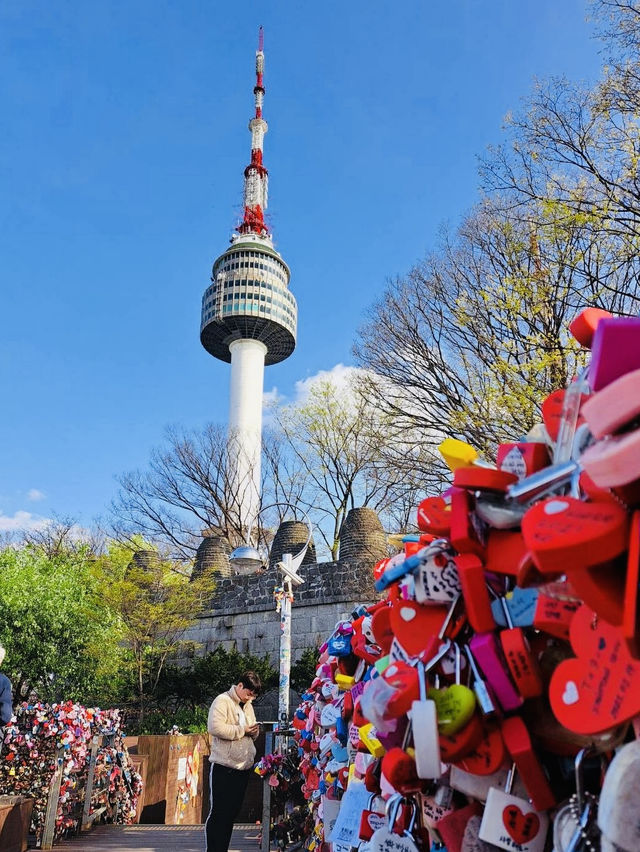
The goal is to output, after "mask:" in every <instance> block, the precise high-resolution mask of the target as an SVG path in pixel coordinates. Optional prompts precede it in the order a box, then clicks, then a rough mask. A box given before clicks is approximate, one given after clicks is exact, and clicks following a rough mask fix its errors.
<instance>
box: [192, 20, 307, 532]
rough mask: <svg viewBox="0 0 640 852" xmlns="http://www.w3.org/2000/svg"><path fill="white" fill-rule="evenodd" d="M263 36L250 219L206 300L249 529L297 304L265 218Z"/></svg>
mask: <svg viewBox="0 0 640 852" xmlns="http://www.w3.org/2000/svg"><path fill="white" fill-rule="evenodd" d="M263 72H264V52H263V33H262V27H260V30H259V35H258V50H257V51H256V84H255V86H254V89H253V93H254V97H255V115H254V116H253V118H252V119H251V120H250V122H249V130H250V131H251V162H250V163H249V165H248V166H247V167H246V168H245V170H244V215H243V218H242V222H241V223H240V225H238V227H237V228H236V233H234V234H233V236H232V237H231V241H230V242H231V245H230V246H229V248H228V249H227V250H226V251H225V252H223V253H222V254H221V255H220V257H219V258H218V259H217V260H216V261H215V263H214V264H213V270H212V273H211V282H212V283H211V286H210V287H207V289H206V290H205V292H204V296H203V297H202V321H201V323H200V341H201V343H202V345H203V346H204V348H205V349H206V350H207V352H209V353H210V354H211V355H213V357H214V358H218V359H219V360H221V361H226V362H227V363H231V387H230V400H229V457H230V461H231V487H230V492H231V494H230V497H231V500H232V501H233V504H234V505H235V506H237V510H236V511H237V519H238V522H239V529H243V530H248V529H249V528H250V527H251V525H252V523H253V522H254V521H255V519H256V516H257V513H258V511H259V508H260V454H261V443H262V391H263V383H264V367H265V365H269V364H277V363H278V362H279V361H284V359H285V358H288V357H289V355H291V353H292V352H293V350H294V349H295V345H296V327H297V317H298V307H297V304H296V300H295V298H294V296H293V294H292V293H291V292H290V291H289V277H290V272H289V267H288V266H287V264H286V263H285V262H284V260H283V259H282V257H281V256H280V254H279V253H278V252H277V251H276V250H275V249H274V247H273V238H272V236H271V234H270V232H269V228H268V227H267V224H266V222H265V221H264V212H265V210H266V209H267V183H268V172H267V169H266V167H265V166H264V163H263V158H262V147H263V141H264V135H265V133H266V132H267V122H266V121H265V120H264V118H263V117H262V102H263V99H264V85H263Z"/></svg>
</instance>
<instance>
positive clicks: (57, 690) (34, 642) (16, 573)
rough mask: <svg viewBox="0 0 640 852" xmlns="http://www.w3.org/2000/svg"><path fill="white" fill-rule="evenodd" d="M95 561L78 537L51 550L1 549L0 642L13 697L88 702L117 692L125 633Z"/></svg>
mask: <svg viewBox="0 0 640 852" xmlns="http://www.w3.org/2000/svg"><path fill="white" fill-rule="evenodd" d="M94 560H95V557H94V555H93V553H92V552H91V549H90V548H89V547H88V546H83V545H81V544H78V543H77V542H76V543H75V544H74V546H73V548H72V549H71V550H65V549H64V548H58V549H57V551H56V552H55V553H49V552H48V551H47V550H46V549H43V548H39V547H37V546H35V545H23V546H22V547H7V548H5V549H3V550H2V551H0V641H1V642H2V644H3V645H4V646H5V647H6V649H7V658H6V662H5V663H4V671H6V673H7V674H8V675H9V677H10V679H11V680H12V683H13V687H14V695H15V696H16V698H18V699H23V698H25V697H26V696H28V695H29V694H35V695H37V696H38V698H40V699H41V700H43V701H52V700H60V699H68V698H70V699H73V700H76V701H82V702H83V703H87V702H91V701H97V702H101V701H102V700H103V699H105V698H108V697H109V696H112V695H113V693H114V692H117V689H118V687H117V684H118V682H119V679H120V672H121V671H122V666H123V649H122V646H121V644H120V642H121V639H122V636H123V634H122V631H121V623H120V620H119V618H118V616H117V615H116V614H115V613H114V612H113V611H112V610H111V609H110V607H109V605H108V604H107V602H106V601H105V599H104V598H103V596H102V594H101V591H102V589H101V585H100V581H99V580H98V578H97V577H96V576H95V574H94V565H95V561H94Z"/></svg>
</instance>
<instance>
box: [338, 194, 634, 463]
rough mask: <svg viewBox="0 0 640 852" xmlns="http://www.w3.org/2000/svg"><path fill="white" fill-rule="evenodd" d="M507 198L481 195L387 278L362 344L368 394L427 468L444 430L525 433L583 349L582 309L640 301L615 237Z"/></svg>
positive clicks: (484, 435)
mask: <svg viewBox="0 0 640 852" xmlns="http://www.w3.org/2000/svg"><path fill="white" fill-rule="evenodd" d="M500 202H501V203H500V204H496V203H494V202H493V201H489V200H487V201H485V203H483V204H482V205H481V206H480V207H479V208H478V209H476V210H475V211H474V212H473V213H472V214H471V215H470V216H469V217H468V218H467V219H466V221H465V222H464V223H463V224H462V226H461V227H460V229H459V230H458V231H457V232H456V233H454V234H445V235H444V236H443V240H442V245H441V248H440V250H439V251H438V252H436V253H434V254H432V255H431V256H430V257H428V258H427V259H426V260H425V261H423V262H422V263H419V264H417V265H416V266H415V267H414V268H413V269H411V271H410V272H409V274H408V275H407V276H405V277H404V278H399V279H397V280H396V281H394V282H391V283H390V284H389V285H388V286H387V289H386V292H385V293H384V295H383V297H382V298H381V299H380V301H379V302H378V303H377V304H376V305H375V306H374V307H373V308H372V310H371V311H370V314H369V319H368V322H367V323H366V324H365V325H364V326H363V327H362V328H361V330H360V333H359V339H358V341H357V343H356V346H355V352H356V356H357V358H358V360H359V362H360V364H361V365H362V366H364V367H367V368H368V369H369V370H370V371H371V374H372V377H371V378H370V379H369V383H368V388H367V386H366V384H365V393H367V394H368V398H369V401H370V403H372V404H377V405H378V406H381V407H384V408H385V410H387V411H390V412H391V414H392V415H393V423H394V427H395V429H396V430H397V434H396V444H397V443H398V438H399V435H400V434H401V433H402V430H404V432H405V435H406V441H407V442H409V441H410V440H411V437H412V436H413V438H414V439H417V442H418V444H417V445H418V446H421V447H422V449H423V452H422V453H421V454H420V455H419V458H420V459H422V461H423V462H424V461H426V462H427V464H428V466H429V469H430V470H431V472H433V471H434V470H435V471H436V472H437V460H436V459H435V458H434V455H433V448H434V447H435V445H437V444H438V443H439V442H440V440H441V439H442V437H443V436H444V435H453V436H455V437H461V438H463V439H466V440H468V441H470V442H471V443H473V444H474V445H475V446H477V447H478V448H480V449H482V450H484V451H485V452H487V453H489V454H490V453H491V452H492V450H493V449H494V448H495V445H496V444H497V443H500V442H501V441H504V440H507V439H511V440H512V439H514V438H517V437H519V436H520V435H523V434H526V433H527V431H528V430H529V429H530V428H531V426H532V425H533V424H534V423H535V422H536V421H537V420H538V419H539V416H540V415H539V411H540V408H539V407H540V403H541V402H542V401H543V400H544V398H545V397H546V396H547V394H548V393H549V392H550V391H552V390H555V389H556V388H558V387H563V386H564V385H566V383H567V382H568V380H569V379H570V378H571V377H572V376H573V375H574V374H575V373H576V371H577V369H578V368H579V366H580V364H581V363H582V362H583V360H584V354H583V353H581V352H580V351H579V349H578V346H577V344H576V342H575V341H573V339H572V338H571V336H570V335H569V333H568V325H569V322H570V320H571V319H573V317H574V316H575V315H576V314H577V313H578V311H579V310H580V309H581V308H583V307H585V306H586V305H590V304H593V305H600V306H602V307H606V308H609V309H612V310H615V311H619V310H623V311H625V312H637V309H638V305H639V302H640V299H639V296H640V293H639V291H638V287H637V275H638V264H637V262H635V261H633V262H627V263H619V262H618V261H619V258H618V255H617V253H616V244H615V238H614V237H613V236H610V237H609V238H608V240H605V239H603V238H602V234H599V235H598V237H597V239H596V237H595V236H594V234H593V233H592V232H590V231H588V230H586V231H585V229H584V228H582V227H581V226H580V225H579V224H577V225H576V224H575V223H574V222H573V220H571V219H567V220H566V221H560V222H559V221H557V219H556V218H555V217H554V215H553V214H551V215H550V216H547V215H546V213H545V211H544V209H543V208H542V205H541V204H537V203H534V202H529V204H528V206H526V207H525V206H524V205H523V206H522V207H521V208H519V209H518V211H517V215H515V214H514V215H510V214H509V213H508V212H506V211H505V209H504V205H503V204H502V199H500ZM371 374H370V375H371ZM429 448H431V450H432V452H431V453H430V452H429ZM428 474H429V470H425V476H428Z"/></svg>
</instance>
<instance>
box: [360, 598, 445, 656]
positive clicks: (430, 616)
mask: <svg viewBox="0 0 640 852" xmlns="http://www.w3.org/2000/svg"><path fill="white" fill-rule="evenodd" d="M447 612H448V607H446V606H422V605H421V604H419V603H417V602H416V601H404V600H395V601H393V603H392V605H391V629H392V630H393V633H394V635H395V637H396V639H397V640H398V642H399V643H400V644H401V645H402V647H403V648H404V649H405V651H406V652H407V654H409V656H411V657H417V656H418V655H419V654H420V652H421V651H423V650H424V648H425V647H426V646H427V644H428V643H429V641H430V640H431V637H433V636H437V634H438V631H439V630H440V628H441V627H442V625H443V623H444V620H445V618H446V616H447ZM374 629H375V628H374ZM376 638H377V633H376Z"/></svg>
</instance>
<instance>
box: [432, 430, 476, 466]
mask: <svg viewBox="0 0 640 852" xmlns="http://www.w3.org/2000/svg"><path fill="white" fill-rule="evenodd" d="M438 449H439V450H440V455H441V456H442V458H443V459H444V460H445V462H446V464H447V467H448V468H449V470H457V469H458V468H459V467H469V466H471V465H473V464H474V463H475V461H476V459H477V458H478V451H477V450H474V449H473V447H472V446H471V445H470V444H466V443H465V442H464V441H459V440H458V439H457V438H445V439H444V441H443V442H442V443H441V444H440V446H439V447H438Z"/></svg>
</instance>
